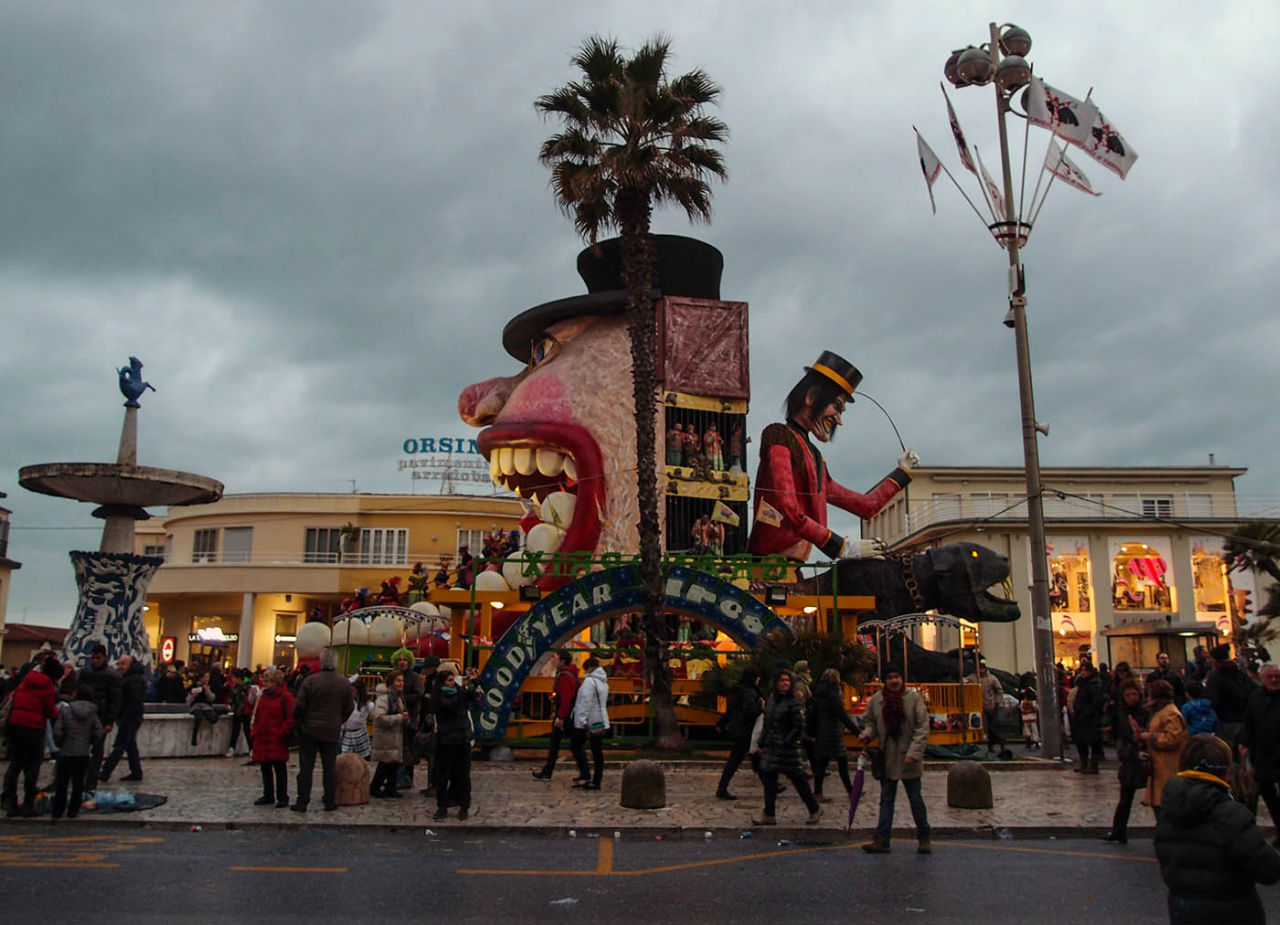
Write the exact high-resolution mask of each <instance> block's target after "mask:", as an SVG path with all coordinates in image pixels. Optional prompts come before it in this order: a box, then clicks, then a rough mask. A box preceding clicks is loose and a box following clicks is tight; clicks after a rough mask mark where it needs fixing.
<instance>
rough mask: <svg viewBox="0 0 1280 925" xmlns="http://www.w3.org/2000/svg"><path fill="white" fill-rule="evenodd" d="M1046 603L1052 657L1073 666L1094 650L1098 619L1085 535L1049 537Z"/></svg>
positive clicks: (1077, 664) (1069, 666)
mask: <svg viewBox="0 0 1280 925" xmlns="http://www.w3.org/2000/svg"><path fill="white" fill-rule="evenodd" d="M1048 551H1049V575H1050V580H1049V606H1050V609H1051V610H1052V612H1053V650H1054V651H1053V654H1054V660H1055V661H1059V662H1062V663H1063V664H1064V665H1066V666H1067V667H1068V668H1076V667H1078V666H1079V664H1080V657H1081V656H1082V655H1084V654H1085V653H1088V652H1092V651H1093V649H1094V635H1095V634H1096V633H1097V631H1098V621H1097V616H1096V611H1095V610H1094V599H1095V595H1094V590H1093V572H1092V569H1091V567H1090V558H1089V538H1088V537H1087V536H1051V537H1049V542H1048Z"/></svg>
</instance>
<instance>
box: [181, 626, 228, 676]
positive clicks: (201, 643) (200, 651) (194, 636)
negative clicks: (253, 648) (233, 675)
mask: <svg viewBox="0 0 1280 925" xmlns="http://www.w3.org/2000/svg"><path fill="white" fill-rule="evenodd" d="M239 626H240V618H239V616H234V617H233V616H194V617H192V618H191V632H190V633H188V634H187V644H188V646H189V647H190V648H189V651H190V653H191V657H190V659H189V661H190V663H191V664H193V665H194V664H196V663H197V662H203V663H205V664H206V665H208V666H210V667H213V666H215V665H217V666H220V667H222V668H232V667H234V666H235V664H236V656H237V654H238V653H239V650H240V633H239Z"/></svg>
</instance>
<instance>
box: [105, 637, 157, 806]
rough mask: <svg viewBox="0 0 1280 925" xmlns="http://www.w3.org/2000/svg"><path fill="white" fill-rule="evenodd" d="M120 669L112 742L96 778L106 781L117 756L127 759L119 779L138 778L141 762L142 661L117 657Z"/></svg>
mask: <svg viewBox="0 0 1280 925" xmlns="http://www.w3.org/2000/svg"><path fill="white" fill-rule="evenodd" d="M116 667H118V668H119V669H120V675H121V681H120V717H119V720H120V725H119V727H118V728H117V729H116V742H115V745H113V746H112V747H111V754H110V755H108V756H107V761H106V764H104V765H103V766H102V773H101V774H99V775H98V780H100V781H102V782H103V783H106V781H107V780H108V779H109V778H110V777H111V772H112V771H114V770H115V767H116V763H117V762H118V761H119V760H120V756H121V755H127V756H128V758H129V773H128V774H127V775H125V776H124V777H122V778H120V779H121V780H142V761H141V759H140V758H139V757H138V730H139V729H141V728H142V716H143V708H142V705H143V703H144V702H145V701H146V699H147V678H146V675H144V674H143V672H142V662H140V661H138V660H137V659H135V658H134V657H133V656H131V655H122V656H120V661H118V662H116Z"/></svg>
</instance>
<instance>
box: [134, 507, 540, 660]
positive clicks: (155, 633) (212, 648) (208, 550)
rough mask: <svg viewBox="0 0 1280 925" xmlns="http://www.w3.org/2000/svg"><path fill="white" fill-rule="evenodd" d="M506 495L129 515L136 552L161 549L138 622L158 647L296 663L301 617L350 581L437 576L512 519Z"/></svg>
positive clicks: (326, 613)
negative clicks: (147, 517)
mask: <svg viewBox="0 0 1280 925" xmlns="http://www.w3.org/2000/svg"><path fill="white" fill-rule="evenodd" d="M522 513H523V509H522V507H521V505H520V502H519V501H518V500H517V499H514V498H499V497H480V496H470V495H381V494H284V493H280V494H244V495H225V496H224V497H223V498H222V500H221V501H217V502H215V503H213V504H205V505H200V506H198V507H190V508H176V507H175V508H171V509H170V510H169V512H168V514H167V516H165V517H163V518H157V519H155V520H151V521H145V522H142V523H139V524H138V532H137V542H136V551H137V552H139V553H144V554H149V555H161V556H163V557H164V559H165V562H164V565H162V566H161V567H160V569H159V570H158V571H157V572H156V575H155V578H154V579H153V580H152V582H151V587H150V589H149V590H148V593H147V612H146V625H147V632H148V634H149V635H150V637H151V643H152V647H153V649H155V650H156V654H157V656H160V655H161V654H162V652H161V648H162V646H163V645H164V641H165V640H166V639H168V640H170V644H171V645H172V647H173V650H174V657H175V658H179V659H182V660H183V661H190V660H191V658H192V656H202V657H205V658H208V659H211V660H217V661H220V662H229V663H230V664H232V665H239V666H250V667H252V666H256V665H265V664H268V663H275V664H281V663H287V664H292V662H293V658H294V655H293V639H294V636H295V635H296V633H297V629H298V627H299V626H300V625H301V624H302V623H304V622H306V621H307V620H309V619H323V618H326V617H331V616H332V615H333V614H334V613H335V612H336V611H337V609H338V607H339V605H340V603H341V601H342V600H343V599H344V598H346V597H348V596H350V595H351V594H352V593H353V592H354V590H355V589H356V588H360V587H367V588H369V589H370V590H371V592H372V594H373V596H374V597H376V596H377V593H378V590H379V589H380V587H381V585H382V582H383V581H385V580H387V579H390V578H391V577H393V576H397V575H398V576H399V577H400V579H401V580H400V585H399V587H400V591H401V592H402V593H403V592H405V591H406V590H407V584H408V578H409V574H410V570H411V569H412V568H413V566H414V564H415V563H417V562H422V563H423V565H424V568H426V569H427V570H428V572H429V573H434V572H435V571H436V570H437V569H438V567H439V566H440V564H441V562H442V561H443V560H445V559H446V558H447V559H448V560H449V561H451V562H455V563H456V557H457V552H458V550H459V549H460V548H461V547H462V546H469V547H470V551H471V553H472V554H473V555H477V556H478V555H479V554H480V551H481V548H482V545H483V539H484V536H485V534H487V533H490V532H492V531H494V530H495V529H501V530H504V531H510V530H512V529H515V528H516V527H517V526H518V523H519V518H520V516H521V514H522Z"/></svg>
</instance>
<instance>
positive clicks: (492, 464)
mask: <svg viewBox="0 0 1280 925" xmlns="http://www.w3.org/2000/svg"><path fill="white" fill-rule="evenodd" d="M501 452H502V451H501V450H494V451H493V452H492V453H490V454H489V478H490V479H492V480H493V484H495V485H500V484H502V466H501V464H500V463H499V462H498V455H499V454H500V453H501Z"/></svg>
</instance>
